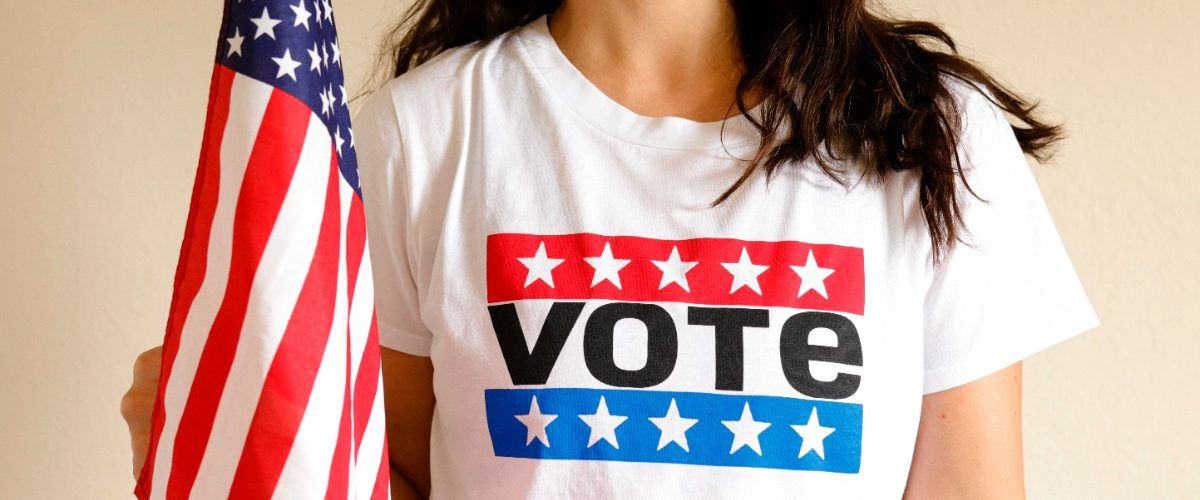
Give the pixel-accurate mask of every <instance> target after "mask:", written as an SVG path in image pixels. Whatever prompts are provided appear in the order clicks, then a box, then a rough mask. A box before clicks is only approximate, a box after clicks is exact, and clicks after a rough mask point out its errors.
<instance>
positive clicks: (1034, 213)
mask: <svg viewBox="0 0 1200 500" xmlns="http://www.w3.org/2000/svg"><path fill="white" fill-rule="evenodd" d="M959 111H960V113H961V116H962V118H963V120H964V122H963V132H962V136H961V138H960V151H961V153H962V155H961V156H960V157H961V158H962V160H963V169H964V174H965V176H966V178H967V184H968V185H969V186H970V188H971V189H972V190H974V191H975V193H977V194H978V195H979V196H980V197H982V198H983V199H984V200H987V201H988V202H987V203H985V202H983V201H980V200H979V199H978V198H976V197H975V196H974V195H972V194H971V193H970V192H969V191H967V190H966V189H965V187H964V186H963V185H962V182H961V179H960V180H959V181H958V188H959V190H958V197H959V203H960V207H961V208H962V214H963V220H964V222H965V231H964V233H963V238H962V239H963V241H965V242H966V243H969V244H970V245H965V244H963V242H958V243H957V244H956V245H954V246H953V247H952V248H951V249H950V251H948V252H947V253H946V254H945V255H944V260H943V261H942V262H941V265H940V266H937V267H936V268H933V271H932V272H933V275H932V277H931V279H930V281H929V288H928V290H927V293H926V296H925V305H924V327H925V334H924V342H925V347H924V356H925V382H924V392H925V393H926V394H929V393H933V392H937V391H941V390H944V389H949V388H952V387H956V386H959V385H962V384H965V383H967V382H971V381H973V380H976V379H979V378H982V377H984V376H986V375H988V374H991V373H994V372H996V371H998V370H1000V369H1002V368H1004V367H1006V366H1009V365H1011V364H1013V363H1016V362H1017V361H1020V360H1022V359H1024V358H1026V357H1028V356H1030V355H1032V354H1034V353H1036V352H1038V351H1041V350H1043V349H1045V348H1047V347H1050V346H1052V345H1054V344H1057V343H1059V342H1061V341H1063V340H1066V339H1067V338H1070V337H1072V336H1075V335H1078V334H1080V333H1083V332H1085V331H1088V330H1091V329H1092V328H1095V327H1096V326H1098V325H1099V324H1100V320H1099V317H1098V316H1097V315H1096V312H1095V310H1094V309H1093V308H1092V305H1091V303H1090V302H1089V300H1088V297H1087V294H1086V293H1085V292H1084V289H1083V285H1082V283H1081V282H1080V280H1079V277H1078V275H1077V274H1076V272H1075V269H1074V267H1073V265H1072V264H1071V261H1070V259H1069V258H1068V256H1067V252H1066V249H1065V247H1064V245H1063V242H1062V239H1061V237H1060V236H1059V233H1058V230H1057V228H1056V227H1055V225H1054V222H1053V221H1052V220H1051V217H1050V212H1049V210H1048V209H1047V207H1046V203H1045V200H1044V199H1043V197H1042V194H1041V192H1040V190H1039V188H1038V185H1037V182H1036V180H1035V178H1034V176H1033V172H1032V170H1031V168H1030V164H1029V161H1028V160H1026V158H1025V156H1024V154H1023V153H1022V151H1021V148H1020V146H1019V145H1018V143H1017V140H1016V136H1015V134H1014V132H1013V130H1012V128H1011V126H1010V125H1009V123H1008V121H1007V120H1006V118H1005V116H1004V113H1003V111H1001V110H1000V109H999V108H998V107H997V106H996V105H994V104H993V103H992V102H991V101H989V100H988V99H987V98H986V97H985V96H984V94H982V93H979V92H978V91H975V90H964V91H963V92H962V97H961V100H960V101H959Z"/></svg>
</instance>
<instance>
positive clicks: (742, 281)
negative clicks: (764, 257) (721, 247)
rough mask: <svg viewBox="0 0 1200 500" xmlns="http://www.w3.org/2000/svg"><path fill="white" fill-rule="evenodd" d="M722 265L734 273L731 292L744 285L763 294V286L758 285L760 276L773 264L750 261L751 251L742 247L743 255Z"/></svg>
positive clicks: (730, 272)
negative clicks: (735, 260) (764, 264)
mask: <svg viewBox="0 0 1200 500" xmlns="http://www.w3.org/2000/svg"><path fill="white" fill-rule="evenodd" d="M721 266H723V267H724V268H725V270H726V271H729V274H732V275H733V285H731V286H730V287H729V293H730V294H732V293H733V292H736V291H738V289H739V288H741V287H743V286H744V287H747V288H749V289H751V290H754V292H755V293H757V294H759V295H762V288H760V287H759V286H758V276H759V275H760V274H762V273H763V272H765V271H766V270H767V269H768V268H770V267H771V266H762V265H758V264H755V263H753V262H750V253H749V252H747V251H746V248H745V247H742V257H741V258H739V259H738V261H737V262H722V263H721Z"/></svg>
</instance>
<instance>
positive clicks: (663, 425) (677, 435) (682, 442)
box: [650, 398, 700, 452]
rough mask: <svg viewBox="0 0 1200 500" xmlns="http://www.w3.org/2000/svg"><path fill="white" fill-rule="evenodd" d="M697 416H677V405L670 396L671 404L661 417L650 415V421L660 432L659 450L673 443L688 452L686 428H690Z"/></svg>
mask: <svg viewBox="0 0 1200 500" xmlns="http://www.w3.org/2000/svg"><path fill="white" fill-rule="evenodd" d="M699 421H700V419H698V418H683V417H680V416H679V407H678V406H676V405H675V398H671V406H670V407H668V408H667V414H666V415H663V416H661V417H650V422H651V423H653V424H654V426H655V427H658V430H659V431H661V432H662V433H661V434H659V437H658V449H659V450H661V449H663V448H664V447H666V446H667V445H668V444H671V443H675V444H677V445H679V447H680V448H683V451H687V452H690V451H691V450H689V449H688V443H687V430H688V429H691V428H692V426H693V425H696V422H699Z"/></svg>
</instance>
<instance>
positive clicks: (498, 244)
mask: <svg viewBox="0 0 1200 500" xmlns="http://www.w3.org/2000/svg"><path fill="white" fill-rule="evenodd" d="M487 256H488V261H487V287H488V302H489V303H496V302H510V301H515V300H524V299H558V300H587V299H611V300H620V301H629V302H685V303H692V304H710V305H743V306H759V307H772V306H774V307H790V308H796V309H814V310H825V311H840V312H846V313H851V314H858V315H861V314H863V308H864V297H865V280H864V276H863V273H864V271H863V251H862V249H861V248H857V247H848V246H842V245H832V244H816V243H805V242H801V241H743V240H737V239H731V238H691V239H686V240H662V239H654V238H643V237H639V236H605V235H600V234H592V233H575V234H557V235H537V234H518V233H501V234H490V235H488V237H487Z"/></svg>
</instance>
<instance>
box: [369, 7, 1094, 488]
mask: <svg viewBox="0 0 1200 500" xmlns="http://www.w3.org/2000/svg"><path fill="white" fill-rule="evenodd" d="M965 88H966V87H962V86H960V87H959V90H960V92H959V93H960V94H961V96H962V99H961V102H962V113H963V116H964V118H965V121H966V124H967V128H966V130H965V134H964V137H963V141H962V147H963V152H964V153H965V154H966V155H967V157H968V159H969V165H968V169H969V170H968V173H967V175H968V181H969V182H970V184H971V187H973V188H974V189H975V190H976V192H977V193H978V194H979V195H981V196H983V197H984V198H985V199H988V200H990V203H989V204H984V203H982V202H980V201H979V200H978V199H976V198H975V197H973V196H971V195H970V194H969V193H966V192H965V191H963V195H962V198H961V199H962V202H963V207H964V211H965V214H964V215H965V219H966V226H967V229H968V230H969V231H970V239H969V240H968V241H971V242H973V243H974V245H975V246H974V247H970V246H967V245H963V244H961V243H960V244H958V245H956V246H955V247H953V249H952V251H951V253H949V254H948V256H947V258H946V260H945V261H944V263H943V265H942V266H941V267H939V268H936V269H935V268H933V267H932V266H931V262H932V260H931V253H930V240H929V236H928V232H927V230H926V229H925V225H924V218H923V216H922V213H921V210H920V208H919V207H920V205H919V201H918V186H917V173H916V172H913V171H906V172H901V173H896V174H894V175H891V176H890V177H888V178H887V179H885V180H884V181H883V182H880V183H873V182H868V181H865V180H864V181H862V182H857V183H855V184H854V185H853V187H852V188H850V189H845V188H842V187H840V186H839V185H837V184H836V183H835V182H833V181H832V180H831V179H829V178H828V177H826V176H825V174H823V173H822V172H820V171H819V170H818V169H817V168H815V165H812V164H800V165H787V166H786V168H783V169H781V170H780V171H779V172H777V176H776V177H774V178H772V180H771V182H770V183H769V184H768V183H766V182H764V177H763V175H761V174H756V175H755V176H754V177H753V178H752V179H751V180H750V181H749V182H748V183H747V184H746V185H744V186H742V187H741V188H740V189H739V190H738V191H737V192H736V194H734V195H733V197H732V198H730V199H729V200H727V201H726V202H725V203H723V204H721V205H719V206H717V207H710V206H709V203H710V202H711V201H712V200H713V199H714V198H715V197H716V196H718V195H719V194H720V193H721V192H722V191H723V190H724V189H725V188H727V187H728V186H729V185H730V184H731V183H732V182H734V180H735V179H736V178H737V177H738V175H739V174H740V173H741V172H742V171H743V169H744V166H745V164H744V163H743V162H740V161H737V160H736V159H735V157H742V158H748V157H749V154H750V153H751V152H752V151H753V147H754V146H755V145H756V144H757V143H758V135H757V132H755V131H754V129H753V128H752V127H750V126H749V124H748V122H747V121H746V119H745V118H744V117H741V116H739V117H738V118H731V119H729V120H726V122H725V123H724V127H723V130H722V124H721V123H719V122H709V123H702V122H695V121H691V120H687V119H682V118H677V117H646V116H641V115H638V114H635V113H633V112H631V111H630V110H628V109H627V108H624V107H622V106H621V105H620V104H618V103H616V102H615V101H613V100H611V99H610V98H608V97H607V96H606V95H604V94H603V93H602V92H601V91H600V90H599V89H597V88H596V87H595V86H593V85H592V84H591V83H590V82H589V81H588V80H587V79H586V78H584V77H583V75H582V74H581V73H579V72H578V70H577V69H576V68H575V67H574V66H573V65H572V64H571V63H570V61H569V60H568V59H566V57H565V56H564V55H563V54H562V52H560V51H559V49H558V48H557V46H556V44H555V42H554V39H553V38H552V37H551V36H550V34H549V31H548V29H547V24H546V17H544V16H543V17H541V18H539V19H537V20H535V21H534V22H532V23H530V24H528V25H525V26H523V27H520V28H517V29H515V30H513V31H510V32H508V33H506V34H504V35H502V36H500V37H499V38H496V39H494V40H492V41H491V42H489V43H486V44H476V45H471V46H465V47H460V48H456V49H453V50H449V51H447V52H445V53H443V54H441V55H440V56H438V57H436V58H434V59H433V60H431V61H429V62H427V63H425V64H423V65H421V66H420V67H417V68H415V69H413V70H412V71H410V72H408V73H406V74H405V75H403V76H401V77H398V78H396V79H393V80H392V81H390V82H389V83H388V84H387V85H386V86H384V87H383V88H382V90H380V91H379V92H378V93H377V94H376V95H374V96H373V97H372V98H371V100H370V101H369V103H367V104H366V105H365V107H364V108H363V109H362V111H361V112H360V113H359V115H358V117H357V119H356V121H355V127H356V130H357V137H356V142H357V144H356V146H357V148H358V155H359V167H360V169H361V177H362V180H361V186H362V192H363V200H364V203H365V205H364V206H365V216H366V221H367V231H368V239H369V242H370V247H369V250H370V255H371V263H372V266H373V272H374V278H375V286H376V301H377V302H376V303H377V315H378V327H379V335H380V342H381V344H382V345H383V347H386V348H390V349H396V350H399V351H403V352H407V353H411V354H415V355H420V356H430V357H431V358H432V362H433V366H434V381H433V384H434V392H435V395H436V398H437V405H436V409H435V413H434V420H433V429H432V437H431V439H432V452H431V455H432V456H431V461H432V462H431V466H432V476H433V496H434V497H435V498H445V499H468V498H485V499H497V498H504V499H508V498H546V499H563V498H587V499H598V498H614V499H615V498H689V499H695V498H784V497H786V498H898V497H900V495H901V493H902V491H903V489H904V485H905V480H906V477H907V474H908V469H909V465H910V463H911V460H912V454H913V445H914V441H915V436H916V430H917V423H918V420H919V417H920V409H921V397H922V395H924V394H928V393H931V392H935V391H940V390H943V389H947V388H951V387H954V386H958V385H961V384H964V383H967V382H970V381H972V380H975V379H977V378H980V377H982V376H984V375H987V374H989V373H992V372H994V371H996V370H998V369H1000V368H1002V367H1005V366H1007V365H1010V364H1012V363H1014V362H1016V361H1019V360H1021V359H1022V358H1025V357H1026V356H1028V355H1030V354H1032V353H1034V352H1036V351H1039V350H1041V349H1043V348H1045V347H1047V346H1050V345H1052V344H1055V343H1057V342H1059V341H1062V340H1063V339H1066V338H1068V337H1070V336H1073V335H1075V334H1078V333H1081V332H1083V331H1086V330H1088V329H1091V328H1093V327H1095V326H1097V325H1098V324H1099V319H1098V317H1097V315H1096V313H1095V311H1094V310H1093V308H1092V306H1091V305H1090V303H1089V301H1088V298H1087V296H1086V295H1085V293H1084V290H1083V288H1082V286H1081V284H1080V281H1079V279H1078V277H1077V275H1076V273H1075V271H1074V269H1073V267H1072V265H1071V263H1070V261H1069V260H1068V256H1067V253H1066V251H1065V250H1064V248H1063V244H1062V241H1061V239H1060V237H1059V235H1058V232H1057V230H1056V229H1055V226H1054V224H1053V222H1052V220H1051V218H1050V214H1049V212H1048V211H1047V208H1046V205H1045V203H1044V201H1043V199H1042V197H1041V193H1040V192H1039V190H1038V186H1037V184H1036V182H1035V179H1034V177H1033V175H1032V173H1031V170H1030V167H1029V164H1028V163H1027V161H1026V159H1025V158H1024V156H1023V155H1022V152H1021V150H1020V148H1019V147H1018V145H1017V142H1016V140H1015V137H1014V135H1013V132H1012V130H1011V128H1010V127H1009V125H1008V124H1007V122H1006V121H1005V119H1004V116H1003V115H1002V114H1001V113H1000V112H999V111H998V109H997V108H996V107H994V106H993V105H992V104H991V103H990V102H989V101H987V100H986V99H985V98H984V97H983V96H982V95H981V94H978V93H975V92H968V91H966V90H965Z"/></svg>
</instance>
